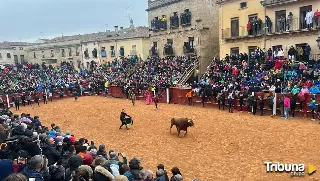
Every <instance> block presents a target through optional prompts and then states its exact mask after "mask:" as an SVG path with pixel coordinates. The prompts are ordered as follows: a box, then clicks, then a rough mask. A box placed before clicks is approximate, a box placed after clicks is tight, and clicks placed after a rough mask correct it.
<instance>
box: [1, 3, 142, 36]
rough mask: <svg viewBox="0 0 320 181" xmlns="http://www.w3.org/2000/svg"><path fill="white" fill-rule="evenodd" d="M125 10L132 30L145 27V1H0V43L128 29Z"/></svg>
mask: <svg viewBox="0 0 320 181" xmlns="http://www.w3.org/2000/svg"><path fill="white" fill-rule="evenodd" d="M128 7H129V8H128ZM127 9H129V12H130V15H131V17H132V18H133V21H134V24H135V26H147V24H148V22H147V21H148V20H147V18H148V17H147V12H146V11H145V10H146V9H147V0H0V22H1V23H0V41H20V39H21V40H22V41H29V42H34V41H35V40H36V39H38V38H53V37H56V36H61V33H63V35H72V34H84V33H91V32H98V31H105V30H106V28H108V29H111V30H113V29H114V26H115V25H118V26H119V27H120V26H123V27H129V15H128V10H127ZM107 25H108V26H107ZM41 32H42V33H41Z"/></svg>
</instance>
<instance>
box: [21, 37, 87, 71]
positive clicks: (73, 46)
mask: <svg viewBox="0 0 320 181" xmlns="http://www.w3.org/2000/svg"><path fill="white" fill-rule="evenodd" d="M25 49H26V54H27V55H26V57H25V59H26V60H27V61H28V62H31V63H42V62H43V60H45V59H57V63H60V62H64V61H66V62H73V63H74V65H77V62H78V61H81V55H82V53H81V45H80V41H79V40H73V41H65V42H54V43H42V44H37V45H33V46H29V47H26V48H25ZM62 50H64V52H65V53H64V56H62ZM70 50H71V56H70V55H69V51H70ZM77 52H79V54H77ZM34 53H35V57H34ZM52 53H53V56H52V55H51V54H52Z"/></svg>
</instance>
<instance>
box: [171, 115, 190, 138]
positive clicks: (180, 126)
mask: <svg viewBox="0 0 320 181" xmlns="http://www.w3.org/2000/svg"><path fill="white" fill-rule="evenodd" d="M173 125H175V126H176V128H177V131H178V137H179V135H180V131H181V130H183V131H185V134H184V136H186V134H187V133H188V127H191V126H194V123H193V120H192V119H188V118H172V119H171V127H170V133H171V128H172V127H173Z"/></svg>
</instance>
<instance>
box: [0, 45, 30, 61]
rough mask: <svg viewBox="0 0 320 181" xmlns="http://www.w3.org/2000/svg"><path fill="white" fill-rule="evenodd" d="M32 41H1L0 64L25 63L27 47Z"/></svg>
mask: <svg viewBox="0 0 320 181" xmlns="http://www.w3.org/2000/svg"><path fill="white" fill-rule="evenodd" d="M28 45H30V43H25V42H2V43H0V64H7V63H8V64H14V63H24V62H25V61H26V51H25V49H26V47H27V46H28Z"/></svg>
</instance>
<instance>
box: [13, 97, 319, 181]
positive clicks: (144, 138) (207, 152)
mask: <svg viewBox="0 0 320 181" xmlns="http://www.w3.org/2000/svg"><path fill="white" fill-rule="evenodd" d="M123 108H124V109H126V112H127V113H128V114H129V115H131V116H132V118H133V120H134V125H133V126H132V127H131V129H130V130H129V131H127V130H126V129H122V130H119V129H118V128H119V126H120V120H119V116H120V111H121V109H123ZM23 112H24V113H30V114H31V115H32V116H35V115H38V116H39V117H40V120H41V121H42V123H43V124H44V125H46V126H49V125H50V124H51V123H55V124H57V125H59V126H60V127H61V129H62V130H63V132H65V131H67V130H68V131H71V133H72V134H74V135H75V136H76V138H77V139H79V138H80V137H85V138H87V139H89V140H94V141H95V143H96V145H99V144H100V143H104V144H106V146H107V150H109V149H113V150H115V151H117V152H125V153H126V155H127V157H129V158H132V157H139V158H141V159H142V160H143V161H142V166H143V167H145V168H148V169H151V170H153V171H155V170H156V166H157V164H159V163H163V164H164V165H165V166H166V169H167V170H168V172H170V169H171V168H172V167H174V166H177V167H178V168H180V170H181V172H182V174H183V176H184V178H185V180H187V181H189V180H191V179H193V178H198V179H199V180H200V181H213V180H229V181H230V180H235V181H238V180H263V181H270V180H279V181H283V180H292V179H293V178H291V176H290V173H266V166H265V165H264V162H266V161H271V162H280V163H291V164H293V163H297V164H299V163H303V164H306V165H307V164H313V165H314V166H316V167H317V168H319V169H320V156H319V150H320V134H319V133H320V125H319V124H318V122H312V121H309V120H306V119H298V118H296V119H290V120H284V119H280V118H279V117H274V118H272V117H270V116H253V115H251V114H248V113H247V112H243V113H240V112H235V113H228V110H227V109H226V110H225V111H219V110H218V109H215V108H201V107H189V106H180V105H173V104H160V105H159V110H158V111H156V110H155V107H154V105H153V104H152V105H145V103H144V102H143V101H137V103H136V105H135V106H132V104H131V101H127V100H124V99H115V98H103V97H98V96H92V97H80V98H79V100H78V102H74V99H73V98H66V99H64V100H56V101H54V102H53V103H51V102H49V103H48V104H47V105H44V104H43V102H42V103H41V104H40V107H38V106H37V105H33V106H32V107H27V106H26V107H23V106H22V107H20V111H17V112H15V113H18V114H21V113H23ZM173 117H188V118H192V119H193V120H194V123H195V127H193V128H189V129H188V135H187V136H186V137H184V138H178V137H177V132H176V129H172V134H170V133H169V127H170V120H171V118H173ZM182 133H184V132H182ZM182 135H183V134H182ZM306 170H307V167H306ZM305 174H306V175H305V176H304V177H303V178H296V179H294V180H318V178H320V172H319V171H318V172H316V173H314V174H313V175H311V176H309V175H308V174H307V173H306V172H305Z"/></svg>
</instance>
